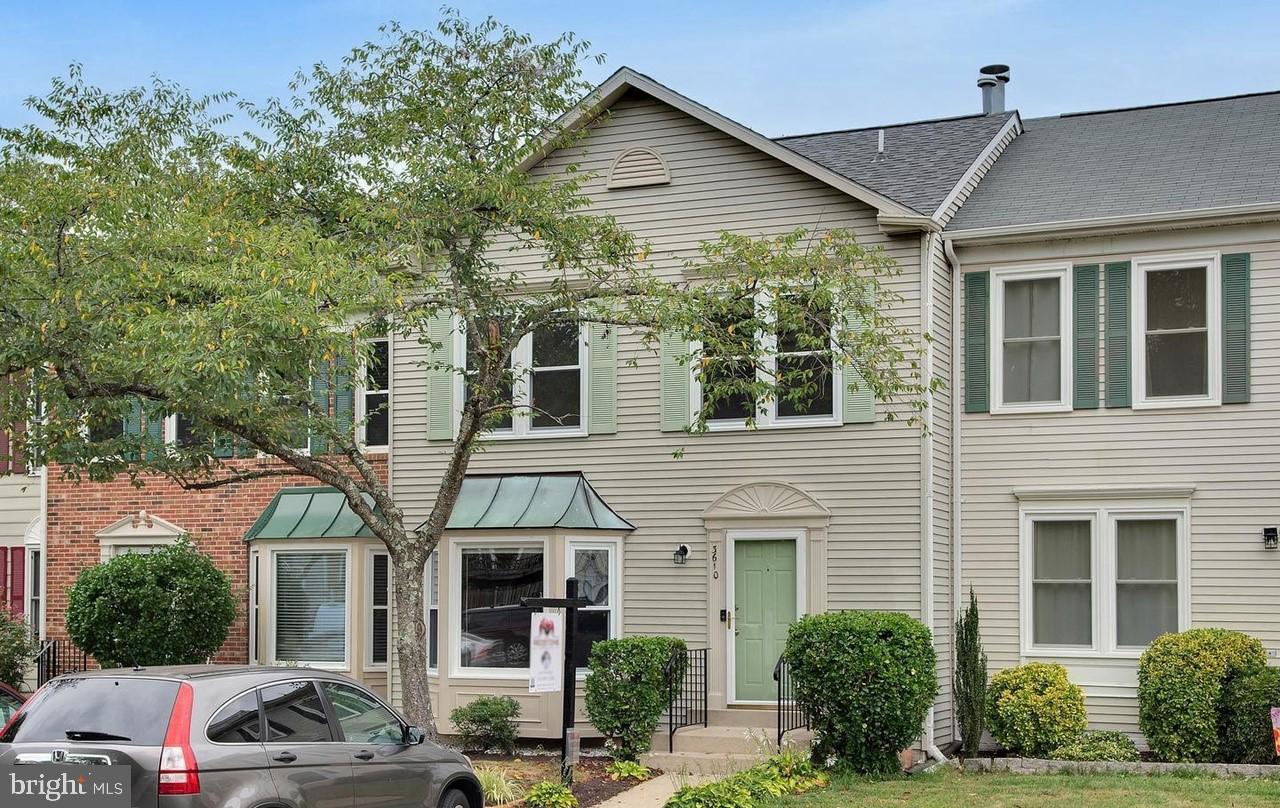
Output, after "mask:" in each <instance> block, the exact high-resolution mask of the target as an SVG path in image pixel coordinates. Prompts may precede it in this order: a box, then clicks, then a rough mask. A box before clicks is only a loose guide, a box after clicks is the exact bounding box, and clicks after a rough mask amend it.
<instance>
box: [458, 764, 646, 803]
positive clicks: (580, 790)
mask: <svg viewBox="0 0 1280 808" xmlns="http://www.w3.org/2000/svg"><path fill="white" fill-rule="evenodd" d="M470 757H471V760H472V761H474V762H475V763H477V764H481V765H490V766H493V767H495V768H500V769H502V770H503V771H505V772H506V773H507V775H508V776H510V777H511V778H512V779H514V780H518V781H519V782H520V786H521V789H522V790H528V789H529V788H530V787H531V786H534V785H536V784H538V783H540V782H542V781H543V780H550V781H551V782H553V783H555V782H559V781H560V756H559V755H558V754H552V755H520V756H516V757H507V756H505V755H492V754H483V755H476V754H473V755H470ZM608 765H609V759H608V758H603V757H583V758H580V759H579V760H578V765H577V766H575V767H574V769H573V795H574V796H575V797H577V798H578V802H579V803H581V805H582V808H588V806H591V805H599V804H600V803H602V802H604V801H605V800H607V799H609V798H610V797H614V796H617V795H618V794H621V793H622V792H624V791H627V790H628V789H631V788H634V787H635V786H637V785H639V784H640V783H642V782H644V781H643V780H610V779H609V775H608V773H607V772H606V771H605V767H606V766H608ZM659 774H661V772H658V771H651V772H650V778H652V777H657V776H658V775H659ZM523 804H524V803H523V801H520V802H513V803H508V805H510V806H519V805H523Z"/></svg>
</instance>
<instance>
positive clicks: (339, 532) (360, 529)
mask: <svg viewBox="0 0 1280 808" xmlns="http://www.w3.org/2000/svg"><path fill="white" fill-rule="evenodd" d="M364 498H365V501H366V502H368V503H370V504H372V503H373V498H372V497H370V496H369V495H368V494H365V495H364ZM375 510H377V509H376V508H375ZM355 538H361V539H371V538H373V531H371V530H369V526H368V525H366V524H365V523H364V521H363V520H362V519H361V518H360V517H359V516H356V514H355V511H353V510H351V506H350V505H348V504H347V498H346V496H344V495H343V494H342V492H341V491H339V490H338V489H336V488H330V487H328V486H299V487H296V488H282V489H280V490H279V491H277V492H276V495H275V496H274V497H272V499H271V502H270V503H269V504H268V505H267V507H266V508H265V509H264V510H263V511H262V514H261V515H259V516H258V518H257V519H256V520H255V521H254V523H253V525H252V526H251V527H250V528H249V530H248V531H247V532H246V533H245V534H244V540H245V541H253V540H254V539H355Z"/></svg>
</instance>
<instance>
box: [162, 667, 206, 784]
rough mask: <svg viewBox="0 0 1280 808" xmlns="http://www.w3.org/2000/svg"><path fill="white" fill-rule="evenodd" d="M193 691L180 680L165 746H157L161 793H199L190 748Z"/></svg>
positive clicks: (165, 736)
mask: <svg viewBox="0 0 1280 808" xmlns="http://www.w3.org/2000/svg"><path fill="white" fill-rule="evenodd" d="M194 701H195V692H194V691H193V690H192V689H191V685H189V684H187V683H186V682H183V683H182V684H181V685H179V686H178V698H177V699H175V700H174V702H173V712H171V713H170V714H169V728H168V729H167V730H165V733H164V747H163V748H162V749H161V750H160V789H159V793H160V795H161V796H164V795H167V794H199V793H200V770H199V768H198V767H197V765H196V756H195V754H194V753H193V752H192V751H191V706H192V703H193V702H194Z"/></svg>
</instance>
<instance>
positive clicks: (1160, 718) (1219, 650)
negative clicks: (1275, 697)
mask: <svg viewBox="0 0 1280 808" xmlns="http://www.w3.org/2000/svg"><path fill="white" fill-rule="evenodd" d="M1266 664H1267V654H1266V651H1265V650H1263V647H1262V643H1261V642H1259V641H1258V640H1257V639H1256V638H1254V637H1250V636H1249V635H1247V634H1242V633H1241V632H1238V631H1227V630H1226V629H1220V628H1193V629H1191V630H1189V631H1183V632H1180V633H1177V634H1165V635H1163V636H1161V637H1157V638H1156V640H1155V641H1154V642H1153V643H1151V645H1150V646H1149V647H1148V648H1147V650H1146V651H1144V652H1143V654H1142V659H1141V660H1140V661H1139V663H1138V725H1139V726H1140V727H1141V729H1142V733H1143V734H1144V735H1145V736H1146V737H1147V743H1148V744H1150V746H1151V750H1152V751H1153V752H1155V753H1156V754H1157V755H1159V756H1160V757H1161V758H1162V759H1164V760H1167V761H1170V762H1173V763H1193V762H1205V763H1207V762H1214V761H1220V760H1221V759H1222V745H1223V744H1222V731H1223V726H1224V724H1225V721H1224V716H1223V695H1224V693H1225V692H1226V691H1227V688H1228V684H1229V683H1230V682H1231V680H1232V679H1234V678H1236V677H1237V676H1240V675H1242V674H1245V673H1249V672H1251V671H1254V670H1257V669H1258V668H1261V667H1263V666H1265V665H1266Z"/></svg>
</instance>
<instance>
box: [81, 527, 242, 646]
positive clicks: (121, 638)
mask: <svg viewBox="0 0 1280 808" xmlns="http://www.w3.org/2000/svg"><path fill="white" fill-rule="evenodd" d="M235 619H236V598H235V597H234V596H233V595H232V593H231V582H230V581H229V580H228V579H227V576H226V574H225V573H224V572H223V571H222V570H220V569H218V565H217V564H215V563H214V562H213V559H211V558H209V557H208V556H207V555H204V554H202V553H200V552H198V551H197V550H196V549H195V548H194V547H193V546H192V545H191V544H189V543H188V542H187V541H186V540H182V541H179V542H178V543H176V544H173V545H170V546H168V547H164V548H162V549H160V550H157V551H156V552H154V553H146V554H144V553H126V554H124V555H118V556H116V557H115V558H113V559H111V560H110V561H106V562H104V563H102V564H96V565H94V566H92V567H88V568H86V569H85V570H84V571H83V572H81V573H80V576H79V577H78V578H76V582H75V583H74V584H72V585H71V588H70V589H68V590H67V633H68V634H69V635H70V636H71V641H72V642H74V643H75V644H76V645H78V646H79V647H80V648H81V649H82V650H84V651H86V652H88V653H89V654H91V655H92V656H93V657H94V658H95V659H96V660H97V661H98V664H100V665H101V666H102V667H104V668H121V667H132V666H134V665H146V666H156V665H190V664H194V663H200V662H205V661H206V660H208V659H209V657H211V656H213V655H214V654H215V653H217V651H218V649H219V648H221V647H222V643H223V641H224V640H226V638H227V630H228V629H230V628H231V624H232V622H234V621H235Z"/></svg>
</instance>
